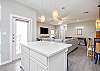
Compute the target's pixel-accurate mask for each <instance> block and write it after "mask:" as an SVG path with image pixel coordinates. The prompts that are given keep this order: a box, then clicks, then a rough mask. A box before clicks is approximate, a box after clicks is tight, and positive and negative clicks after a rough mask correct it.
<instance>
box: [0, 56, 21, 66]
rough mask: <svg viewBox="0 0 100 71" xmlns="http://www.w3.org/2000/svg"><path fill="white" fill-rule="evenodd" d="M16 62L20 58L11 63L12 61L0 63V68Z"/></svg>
mask: <svg viewBox="0 0 100 71" xmlns="http://www.w3.org/2000/svg"><path fill="white" fill-rule="evenodd" d="M18 60H21V58H19V59H16V60H13V61H12V60H8V61H5V62H3V63H1V64H0V66H5V65H9V64H11V63H13V62H16V61H18Z"/></svg>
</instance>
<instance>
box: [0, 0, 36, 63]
mask: <svg viewBox="0 0 100 71" xmlns="http://www.w3.org/2000/svg"><path fill="white" fill-rule="evenodd" d="M0 1H1V2H0V3H1V7H2V8H1V13H2V14H1V23H0V29H1V31H2V34H1V40H2V44H1V50H2V51H1V55H2V56H1V58H2V59H1V62H2V63H3V62H5V61H8V60H9V59H10V41H9V40H10V39H9V38H10V15H11V14H14V15H19V16H22V17H27V18H32V20H33V39H35V38H36V13H35V11H34V10H32V9H31V8H29V7H26V6H24V5H22V4H20V3H17V2H15V0H0Z"/></svg>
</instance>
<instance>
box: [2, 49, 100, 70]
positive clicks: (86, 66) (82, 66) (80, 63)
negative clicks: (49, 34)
mask: <svg viewBox="0 0 100 71" xmlns="http://www.w3.org/2000/svg"><path fill="white" fill-rule="evenodd" d="M68 60H69V71H100V63H98V64H94V63H93V61H91V60H90V59H89V58H88V57H87V56H86V49H85V48H83V47H79V48H78V49H77V50H76V51H74V52H72V53H71V54H69V57H68ZM20 64H21V63H20V61H17V62H13V63H11V64H7V65H4V66H0V71H21V69H20Z"/></svg>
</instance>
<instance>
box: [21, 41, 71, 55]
mask: <svg viewBox="0 0 100 71" xmlns="http://www.w3.org/2000/svg"><path fill="white" fill-rule="evenodd" d="M22 46H25V47H27V48H30V49H31V50H33V51H36V52H38V53H41V54H42V55H44V56H47V57H50V56H52V55H54V54H57V53H59V52H61V51H63V50H67V49H68V47H71V46H72V44H65V43H57V42H48V41H36V42H28V43H26V44H22Z"/></svg>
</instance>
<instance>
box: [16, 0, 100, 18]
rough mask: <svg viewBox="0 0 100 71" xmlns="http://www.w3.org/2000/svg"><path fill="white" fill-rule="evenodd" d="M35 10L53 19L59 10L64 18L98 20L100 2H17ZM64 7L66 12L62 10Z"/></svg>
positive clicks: (23, 0)
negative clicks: (53, 14)
mask: <svg viewBox="0 0 100 71" xmlns="http://www.w3.org/2000/svg"><path fill="white" fill-rule="evenodd" d="M17 1H18V2H20V3H23V4H25V5H27V6H29V7H31V8H33V9H35V10H37V12H38V13H39V16H40V15H44V16H46V17H48V18H51V17H52V11H53V10H55V9H56V10H58V12H59V13H60V14H61V16H63V17H66V16H67V17H68V18H76V19H79V20H96V19H97V18H98V8H97V5H98V4H99V1H100V0H17ZM62 7H64V10H62ZM83 12H88V13H87V14H85V13H83Z"/></svg>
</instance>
